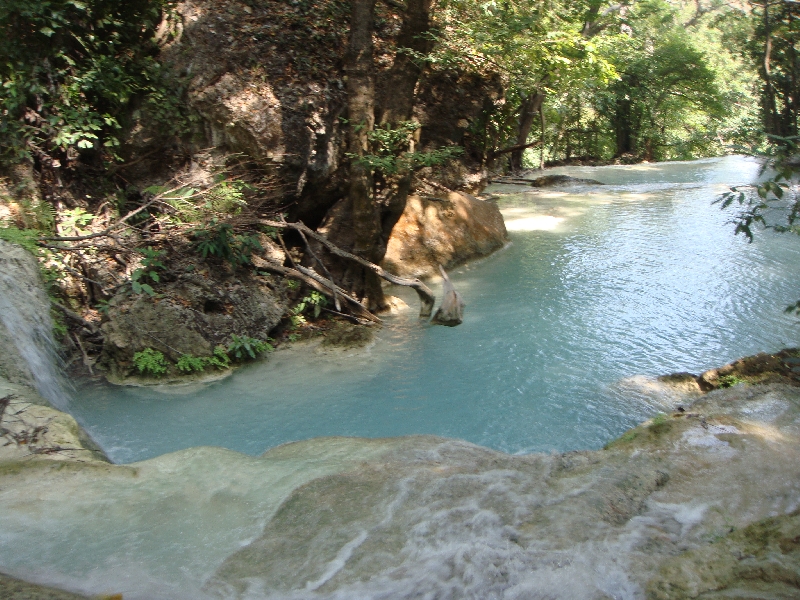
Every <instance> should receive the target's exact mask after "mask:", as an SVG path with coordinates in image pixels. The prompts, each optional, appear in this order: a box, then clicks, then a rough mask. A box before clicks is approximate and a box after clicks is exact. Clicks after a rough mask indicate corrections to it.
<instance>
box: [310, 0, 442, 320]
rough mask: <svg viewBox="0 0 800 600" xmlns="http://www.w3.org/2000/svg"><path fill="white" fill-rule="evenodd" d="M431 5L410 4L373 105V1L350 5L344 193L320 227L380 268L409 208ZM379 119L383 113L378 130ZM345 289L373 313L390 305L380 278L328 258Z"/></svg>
mask: <svg viewBox="0 0 800 600" xmlns="http://www.w3.org/2000/svg"><path fill="white" fill-rule="evenodd" d="M430 8H431V2H430V0H408V1H407V3H406V7H405V10H404V11H403V23H402V26H401V28H400V32H399V35H398V37H397V40H396V48H395V55H394V61H393V64H392V66H391V68H389V69H388V71H387V72H386V73H385V74H383V76H382V78H381V79H382V80H381V84H382V85H381V88H382V90H384V91H383V93H382V94H381V96H380V98H379V101H378V102H376V93H375V89H376V77H377V74H376V71H375V66H374V58H373V42H372V37H373V29H374V21H375V0H353V2H352V12H351V23H350V39H349V46H348V52H347V58H346V67H345V68H346V71H347V98H348V100H347V107H348V116H347V120H348V124H349V141H348V152H347V157H348V158H349V161H350V166H349V182H348V190H347V196H346V198H344V199H343V200H341V201H340V202H339V203H338V204H337V205H335V206H334V207H333V209H331V211H330V212H329V214H328V217H327V219H326V222H325V223H323V225H322V227H321V228H320V230H321V231H323V232H325V233H326V234H327V235H328V237H330V238H331V240H332V241H334V242H335V243H337V244H339V245H340V246H342V247H343V248H349V249H351V250H352V252H353V253H354V254H355V255H357V256H359V257H361V258H364V259H366V260H368V261H370V262H372V263H376V264H377V263H380V261H381V260H382V259H383V256H384V255H385V253H386V246H387V243H388V240H389V236H390V235H391V232H392V228H393V227H394V225H395V224H396V223H397V220H398V219H399V218H400V215H401V214H402V213H403V210H404V209H405V205H406V200H407V198H408V194H409V192H410V188H411V177H412V171H413V168H414V166H415V162H416V161H417V160H418V159H419V158H420V157H419V155H417V154H416V153H414V134H415V132H416V130H417V126H415V125H413V124H412V123H411V122H410V118H411V116H412V112H413V108H414V92H415V88H416V85H417V81H418V80H419V77H420V74H421V72H422V70H423V68H424V60H425V55H426V54H427V52H428V51H429V50H430V47H431V45H432V40H431V39H430V37H428V35H427V34H428V30H429V28H430V18H429V17H430ZM376 114H377V115H378V118H377V122H378V125H379V126H378V127H377V128H376V126H375V123H376ZM329 259H330V261H331V263H332V264H333V265H334V266H333V269H332V270H333V272H334V273H335V274H336V275H337V276H338V277H340V280H341V282H342V284H343V286H344V287H345V288H347V289H349V290H351V291H353V292H354V293H355V294H356V295H357V296H358V297H359V298H361V299H362V300H363V301H364V302H365V304H366V305H367V307H368V308H369V309H370V310H381V309H383V308H385V304H386V302H385V299H384V295H383V291H382V288H381V286H380V281H379V279H378V277H377V276H376V275H375V273H374V272H373V271H371V270H370V269H365V268H363V266H361V265H359V264H357V263H354V262H353V261H347V262H342V261H341V260H337V259H336V257H334V256H329Z"/></svg>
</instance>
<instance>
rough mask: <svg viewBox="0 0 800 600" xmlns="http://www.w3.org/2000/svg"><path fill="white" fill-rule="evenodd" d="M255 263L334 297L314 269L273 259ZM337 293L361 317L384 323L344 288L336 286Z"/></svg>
mask: <svg viewBox="0 0 800 600" xmlns="http://www.w3.org/2000/svg"><path fill="white" fill-rule="evenodd" d="M254 264H255V266H256V267H257V268H259V269H265V270H267V271H272V272H273V273H278V274H279V275H284V276H286V277H292V278H294V279H299V280H300V281H302V282H303V283H305V284H306V285H308V286H309V287H312V288H314V289H315V290H317V291H318V292H319V293H320V294H324V295H325V296H327V297H328V298H330V297H332V292H331V289H330V283H329V282H328V281H326V280H325V279H324V278H323V277H321V276H320V275H318V274H317V273H315V272H314V271H312V270H311V269H306V268H305V267H301V266H300V265H295V266H296V268H292V267H285V266H283V265H281V264H278V263H276V262H274V261H271V260H265V259H263V258H260V259H258V260H257V262H256V261H254ZM336 291H337V293H338V294H339V296H341V297H342V298H344V299H345V300H346V301H347V303H348V305H349V306H350V308H351V309H352V310H353V311H354V312H356V313H358V315H357V316H359V317H361V318H362V319H363V320H366V321H370V322H372V323H382V321H381V320H380V319H379V318H378V317H376V316H375V315H373V314H372V313H371V312H369V311H368V310H367V309H366V308H364V305H362V304H361V303H360V302H359V301H358V300H356V299H355V298H353V297H352V296H350V295H349V294H348V293H347V292H346V291H344V290H343V289H342V288H340V287H337V288H336Z"/></svg>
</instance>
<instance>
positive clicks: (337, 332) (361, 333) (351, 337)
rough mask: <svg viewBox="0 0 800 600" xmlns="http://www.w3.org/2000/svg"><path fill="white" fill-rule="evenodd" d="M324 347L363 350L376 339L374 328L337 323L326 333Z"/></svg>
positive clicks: (323, 341) (342, 322)
mask: <svg viewBox="0 0 800 600" xmlns="http://www.w3.org/2000/svg"><path fill="white" fill-rule="evenodd" d="M324 336H325V337H324V339H323V340H322V345H323V346H327V347H336V348H362V347H364V346H366V345H367V344H369V343H370V342H372V340H373V339H374V338H375V330H374V328H373V327H366V326H364V325H356V324H354V323H347V322H344V321H336V322H334V324H333V325H332V326H331V327H330V329H328V330H327V331H325V333H324Z"/></svg>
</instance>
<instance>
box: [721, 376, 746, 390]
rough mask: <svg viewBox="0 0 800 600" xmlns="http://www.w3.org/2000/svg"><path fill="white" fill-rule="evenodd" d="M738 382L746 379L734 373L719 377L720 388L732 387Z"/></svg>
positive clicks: (744, 381)
mask: <svg viewBox="0 0 800 600" xmlns="http://www.w3.org/2000/svg"><path fill="white" fill-rule="evenodd" d="M740 383H747V381H746V380H744V379H742V378H741V377H737V376H736V375H723V376H722V377H720V378H719V387H721V388H729V387H733V386H735V385H739V384H740Z"/></svg>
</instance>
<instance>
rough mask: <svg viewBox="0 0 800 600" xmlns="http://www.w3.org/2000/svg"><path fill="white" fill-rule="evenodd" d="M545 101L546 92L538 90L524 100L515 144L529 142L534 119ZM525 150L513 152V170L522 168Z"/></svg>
mask: <svg viewBox="0 0 800 600" xmlns="http://www.w3.org/2000/svg"><path fill="white" fill-rule="evenodd" d="M543 102H544V93H543V92H539V91H538V90H537V91H535V92H533V93H531V94H529V95H528V96H527V97H526V98H525V99H524V100H523V101H522V106H521V107H520V111H519V127H518V128H517V140H516V144H515V146H524V145H525V144H527V143H528V136H529V135H530V133H531V128H532V127H533V120H534V119H535V118H536V114H537V113H538V112H539V111H540V110H541V108H542V103H543ZM524 152H525V150H524V149H521V150H517V151H515V152H512V153H511V170H512V171H520V170H522V155H523V154H524Z"/></svg>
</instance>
